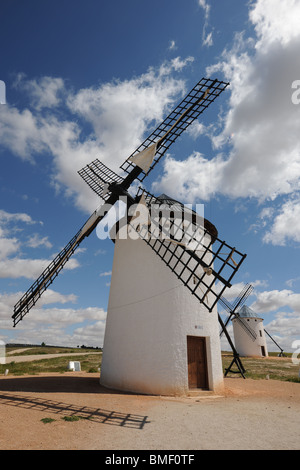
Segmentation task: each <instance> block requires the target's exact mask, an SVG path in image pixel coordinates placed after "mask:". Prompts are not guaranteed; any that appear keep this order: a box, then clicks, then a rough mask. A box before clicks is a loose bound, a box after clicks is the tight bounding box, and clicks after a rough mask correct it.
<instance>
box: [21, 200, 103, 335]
mask: <svg viewBox="0 0 300 470" xmlns="http://www.w3.org/2000/svg"><path fill="white" fill-rule="evenodd" d="M104 215H105V213H104V212H103V211H101V208H100V210H97V211H95V212H93V214H92V215H91V217H89V219H88V220H87V221H86V223H85V224H84V225H83V226H82V227H81V229H80V230H79V231H78V232H77V233H76V235H74V237H73V238H72V239H71V240H70V241H69V243H68V244H67V245H66V246H65V247H64V248H63V249H62V250H61V251H60V253H58V255H57V256H56V257H55V258H54V259H53V261H51V263H50V264H49V265H48V266H47V267H46V269H45V270H44V271H43V272H42V274H41V275H40V276H39V277H38V279H37V280H36V281H35V282H34V283H33V284H32V286H31V287H30V288H29V289H28V290H27V292H25V294H24V295H23V296H22V297H21V299H20V300H19V301H18V302H17V303H16V305H15V307H14V314H13V316H12V318H13V323H14V326H16V325H17V324H18V323H19V321H21V320H22V319H23V317H24V316H25V315H26V313H28V312H29V310H30V309H31V308H32V307H33V306H34V305H35V304H36V302H37V301H38V299H39V298H40V297H41V295H42V293H43V292H44V291H45V290H46V289H47V288H48V287H49V285H50V284H52V282H53V281H54V279H55V278H56V277H57V276H58V274H59V273H60V271H61V270H62V269H63V267H64V265H65V264H66V262H67V261H68V260H69V259H70V257H71V256H72V255H73V253H74V252H75V251H76V249H77V248H78V247H79V245H80V243H81V242H82V241H83V240H84V238H85V237H87V236H88V235H89V234H90V233H91V231H93V230H94V228H95V227H96V225H97V224H98V223H99V221H100V220H101V219H102V218H103V217H104Z"/></svg>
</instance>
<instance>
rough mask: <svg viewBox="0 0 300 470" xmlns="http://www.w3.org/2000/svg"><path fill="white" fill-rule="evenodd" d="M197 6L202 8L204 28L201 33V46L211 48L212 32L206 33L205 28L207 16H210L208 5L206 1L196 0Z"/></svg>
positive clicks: (207, 21)
mask: <svg viewBox="0 0 300 470" xmlns="http://www.w3.org/2000/svg"><path fill="white" fill-rule="evenodd" d="M198 2H199V6H200V7H201V8H203V11H204V26H203V31H202V45H203V46H208V47H209V46H212V45H213V39H212V31H211V32H210V33H207V27H208V24H209V16H210V5H209V3H208V2H207V0H198Z"/></svg>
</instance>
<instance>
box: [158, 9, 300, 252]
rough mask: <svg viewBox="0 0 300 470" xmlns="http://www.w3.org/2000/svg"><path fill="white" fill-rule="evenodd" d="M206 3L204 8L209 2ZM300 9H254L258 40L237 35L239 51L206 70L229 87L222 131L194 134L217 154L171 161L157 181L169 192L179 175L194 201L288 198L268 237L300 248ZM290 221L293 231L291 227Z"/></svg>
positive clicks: (235, 48) (251, 11)
mask: <svg viewBox="0 0 300 470" xmlns="http://www.w3.org/2000/svg"><path fill="white" fill-rule="evenodd" d="M200 4H202V5H201V6H202V7H203V8H205V5H206V2H205V1H202V2H201V3H200ZM299 8H300V4H299V1H296V0H287V2H282V1H280V0H257V1H255V2H253V3H252V4H251V6H250V9H249V21H250V24H251V25H252V26H253V28H254V35H253V36H251V35H249V33H248V36H247V34H246V32H245V31H241V32H239V33H237V34H236V36H235V39H234V43H233V46H232V47H231V48H230V49H226V50H224V51H223V53H222V56H221V58H220V60H219V62H218V63H216V64H213V65H211V66H209V67H208V68H207V75H210V76H215V75H217V76H218V74H220V73H222V75H223V76H224V78H225V80H228V81H229V82H230V87H229V88H228V90H229V101H228V105H229V107H228V110H227V111H224V110H223V111H224V112H223V114H222V116H221V118H222V120H223V126H222V132H221V133H220V132H219V130H218V128H217V127H215V128H213V127H212V128H211V129H209V131H208V129H205V128H204V127H203V126H198V127H195V128H194V129H193V132H194V135H195V136H197V131H199V135H200V134H205V135H206V136H208V137H210V139H211V143H212V151H213V152H214V154H213V155H212V156H209V155H202V154H199V153H196V152H194V153H193V155H191V156H190V157H189V158H187V159H186V161H185V163H181V162H180V163H178V162H175V161H173V160H170V159H169V160H167V161H166V162H165V167H164V173H163V174H162V177H161V179H160V182H159V183H160V185H159V187H160V189H161V190H163V189H164V188H166V189H169V188H171V184H170V182H171V181H174V179H175V178H176V177H178V171H179V168H180V169H181V170H182V174H181V177H180V181H179V187H180V189H183V188H184V189H185V194H186V195H187V196H186V198H188V199H189V200H191V199H193V198H196V197H198V198H201V199H203V200H207V199H209V198H210V197H213V196H214V195H215V194H221V195H225V196H227V197H229V198H255V199H256V200H257V201H258V202H259V203H266V202H268V201H275V200H276V199H277V201H279V200H280V198H282V197H285V198H288V201H287V199H286V200H285V201H284V202H285V203H284V205H282V207H281V208H280V205H279V204H280V201H279V204H278V205H277V208H278V210H279V212H278V213H277V214H274V217H275V218H274V226H273V228H272V229H271V230H270V232H269V233H268V234H266V236H265V241H266V242H271V241H272V243H274V244H275V243H279V244H283V243H284V242H285V241H286V240H288V239H290V240H294V241H297V242H298V241H299V235H298V233H299V231H298V222H297V220H298V219H297V217H298V214H299V197H297V194H298V192H299V189H300V141H299V136H298V134H299V128H300V113H299V106H296V105H295V104H293V102H292V93H293V89H292V84H293V82H294V81H295V80H296V79H297V78H299V76H298V75H299V69H300V56H299V53H298V51H299V49H300V30H299V28H298V27H297V26H296V22H297V18H299ZM208 12H209V9H208V8H207V5H206V13H207V14H208ZM252 31H253V30H252ZM252 34H253V33H252ZM216 103H217V102H216ZM195 175H198V177H196V176H195ZM174 187H176V191H177V185H176V186H174ZM172 194H173V191H171V193H170V195H172ZM276 215H277V217H276ZM292 221H294V222H295V224H294V227H295V229H294V228H292V229H291V228H290V222H292Z"/></svg>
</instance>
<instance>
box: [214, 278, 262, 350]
mask: <svg viewBox="0 0 300 470" xmlns="http://www.w3.org/2000/svg"><path fill="white" fill-rule="evenodd" d="M252 291H253V286H252V285H251V284H246V285H245V286H244V288H243V289H242V291H241V293H240V294H239V295H238V296H237V298H236V299H235V301H234V302H233V304H231V303H230V302H229V301H228V300H227V299H225V297H223V296H222V295H221V296H220V299H219V300H220V302H221V303H222V304H223V306H224V307H225V309H226V310H227V312H228V313H229V317H228V318H227V320H226V322H225V323H224V326H225V328H226V326H227V325H228V323H229V321H230V319H231V317H232V316H234V317H235V319H236V320H237V321H238V322H239V324H240V325H241V327H242V328H243V329H244V330H245V331H246V333H247V334H248V335H249V336H250V338H251V339H252V341H255V340H256V338H257V334H256V332H255V331H254V330H253V329H252V328H250V327H249V325H248V324H247V322H246V321H245V319H244V318H241V317H240V315H239V313H238V308H240V307H241V306H242V305H243V304H244V303H245V302H246V299H247V298H248V297H249V295H250V294H251V292H252ZM222 333H223V330H222V331H221V333H220V336H221V335H222Z"/></svg>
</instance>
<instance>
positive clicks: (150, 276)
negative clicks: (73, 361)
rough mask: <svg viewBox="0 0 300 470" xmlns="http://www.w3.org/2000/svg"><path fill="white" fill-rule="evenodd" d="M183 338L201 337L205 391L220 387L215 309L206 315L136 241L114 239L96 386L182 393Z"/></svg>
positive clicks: (184, 381) (185, 379)
mask: <svg viewBox="0 0 300 470" xmlns="http://www.w3.org/2000/svg"><path fill="white" fill-rule="evenodd" d="M187 335H191V336H202V337H207V360H208V380H209V389H210V390H215V391H219V390H220V389H222V387H223V371H222V362H221V350H220V339H219V323H218V317H217V310H216V309H215V310H214V311H213V312H209V311H208V310H207V309H206V308H205V307H204V306H203V305H202V304H200V302H199V301H198V300H197V299H196V297H194V296H193V295H192V294H191V293H190V291H189V290H188V289H187V288H186V287H185V286H184V285H182V284H181V282H180V281H179V280H178V278H177V277H176V276H175V275H174V274H173V273H172V272H171V271H170V269H169V268H168V267H167V266H165V265H164V263H163V262H162V261H161V260H160V259H159V257H158V256H157V255H156V254H155V253H154V252H153V250H152V249H151V248H150V247H149V246H147V244H146V243H145V242H144V241H142V240H130V239H128V240H116V244H115V253H114V261H113V270H112V278H111V288H110V296H109V305H108V315H107V322H106V331H105V339H104V347H103V361H102V368H101V376H100V383H101V384H102V385H104V386H106V387H110V388H114V389H118V390H124V391H133V392H139V393H146V394H157V395H164V394H166V395H169V394H171V395H174V394H185V393H187V392H188V371H187Z"/></svg>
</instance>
